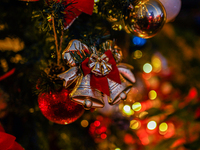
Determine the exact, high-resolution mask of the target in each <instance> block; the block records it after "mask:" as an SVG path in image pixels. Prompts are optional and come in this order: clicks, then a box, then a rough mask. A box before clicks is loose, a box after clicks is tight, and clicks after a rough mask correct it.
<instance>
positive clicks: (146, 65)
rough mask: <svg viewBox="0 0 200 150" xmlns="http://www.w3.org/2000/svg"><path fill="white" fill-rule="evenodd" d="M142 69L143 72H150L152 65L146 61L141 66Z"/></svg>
mask: <svg viewBox="0 0 200 150" xmlns="http://www.w3.org/2000/svg"><path fill="white" fill-rule="evenodd" d="M143 71H144V72H145V73H150V72H151V71H152V65H151V64H150V63H146V64H144V66H143Z"/></svg>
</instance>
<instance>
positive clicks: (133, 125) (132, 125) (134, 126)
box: [130, 120, 141, 130]
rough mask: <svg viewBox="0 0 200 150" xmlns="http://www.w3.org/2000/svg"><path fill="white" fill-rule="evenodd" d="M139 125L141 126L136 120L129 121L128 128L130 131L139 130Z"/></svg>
mask: <svg viewBox="0 0 200 150" xmlns="http://www.w3.org/2000/svg"><path fill="white" fill-rule="evenodd" d="M140 125H141V124H140V122H139V121H137V120H131V121H130V128H131V129H134V130H136V129H139V128H140Z"/></svg>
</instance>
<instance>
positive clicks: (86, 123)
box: [81, 120, 89, 128]
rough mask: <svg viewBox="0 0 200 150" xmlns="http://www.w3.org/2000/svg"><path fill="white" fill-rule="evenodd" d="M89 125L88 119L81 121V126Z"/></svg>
mask: <svg viewBox="0 0 200 150" xmlns="http://www.w3.org/2000/svg"><path fill="white" fill-rule="evenodd" d="M88 125H89V122H88V121H87V120H82V121H81V126H82V127H84V128H86V127H87V126H88Z"/></svg>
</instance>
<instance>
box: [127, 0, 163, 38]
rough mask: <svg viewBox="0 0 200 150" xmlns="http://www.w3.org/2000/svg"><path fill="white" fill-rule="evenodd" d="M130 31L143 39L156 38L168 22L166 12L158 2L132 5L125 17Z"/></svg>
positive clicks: (141, 0) (141, 2) (140, 1)
mask: <svg viewBox="0 0 200 150" xmlns="http://www.w3.org/2000/svg"><path fill="white" fill-rule="evenodd" d="M124 19H125V24H126V25H127V27H128V29H129V31H130V32H131V33H132V34H134V35H136V36H139V37H142V38H151V37H153V36H155V35H156V34H157V33H158V32H159V31H160V30H161V29H162V27H163V25H164V24H165V22H166V11H165V8H164V7H163V5H162V4H161V2H160V1H158V0H138V1H136V2H135V1H134V2H133V3H131V4H130V5H129V7H128V9H127V13H126V14H125V16H124Z"/></svg>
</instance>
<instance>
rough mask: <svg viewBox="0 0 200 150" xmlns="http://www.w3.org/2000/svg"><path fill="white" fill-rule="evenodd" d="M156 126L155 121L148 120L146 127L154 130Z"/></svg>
mask: <svg viewBox="0 0 200 150" xmlns="http://www.w3.org/2000/svg"><path fill="white" fill-rule="evenodd" d="M156 127H157V123H156V122H155V121H150V122H149V123H148V124H147V128H148V129H149V130H154V129H155V128H156Z"/></svg>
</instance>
